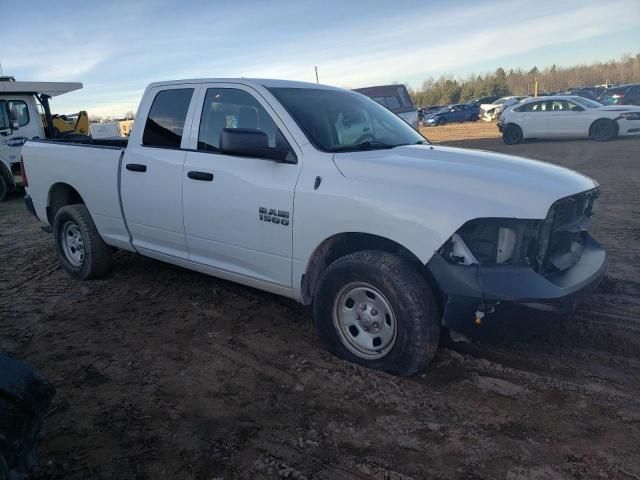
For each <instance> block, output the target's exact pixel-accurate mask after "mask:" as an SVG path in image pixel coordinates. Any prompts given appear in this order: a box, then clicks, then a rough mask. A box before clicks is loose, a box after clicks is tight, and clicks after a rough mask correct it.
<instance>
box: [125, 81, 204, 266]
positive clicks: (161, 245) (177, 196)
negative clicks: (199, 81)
mask: <svg viewBox="0 0 640 480" xmlns="http://www.w3.org/2000/svg"><path fill="white" fill-rule="evenodd" d="M196 92H197V86H196V85H193V84H191V85H190V84H179V85H165V86H159V87H154V88H153V89H151V90H150V91H149V92H147V95H145V99H144V101H143V104H142V105H140V109H139V111H138V118H140V119H145V125H144V128H139V129H134V132H133V135H132V136H131V137H130V138H129V144H128V146H127V149H126V150H125V154H124V158H123V161H122V171H121V195H122V206H123V210H124V215H125V218H126V220H127V225H128V227H129V231H130V233H131V236H132V239H133V245H134V246H135V247H136V249H138V250H139V251H140V252H141V253H144V254H147V255H149V256H155V257H165V258H166V257H168V259H171V258H176V259H185V260H186V259H187V258H188V251H187V243H186V240H185V235H184V223H183V216H182V168H183V165H184V161H185V157H186V154H187V152H186V150H184V145H185V144H186V142H187V141H188V140H187V136H186V135H185V133H186V130H187V129H186V128H185V125H190V120H191V117H192V116H193V110H194V104H195V100H194V99H195V98H196V96H197V95H196Z"/></svg>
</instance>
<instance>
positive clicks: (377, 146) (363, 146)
mask: <svg viewBox="0 0 640 480" xmlns="http://www.w3.org/2000/svg"><path fill="white" fill-rule="evenodd" d="M397 146H398V145H389V144H386V143H384V142H379V141H377V140H374V141H370V140H367V141H366V142H362V143H357V144H355V145H342V146H340V147H336V148H334V149H332V151H333V152H345V151H362V150H382V149H385V148H394V147H397Z"/></svg>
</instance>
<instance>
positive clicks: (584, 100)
mask: <svg viewBox="0 0 640 480" xmlns="http://www.w3.org/2000/svg"><path fill="white" fill-rule="evenodd" d="M572 100H573V101H574V102H576V103H579V104H580V105H582V106H583V107H587V108H598V107H602V104H601V103H598V102H594V101H593V100H589V99H588V98H584V97H574V98H573V99H572Z"/></svg>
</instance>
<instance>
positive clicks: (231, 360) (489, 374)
mask: <svg viewBox="0 0 640 480" xmlns="http://www.w3.org/2000/svg"><path fill="white" fill-rule="evenodd" d="M434 130H435V129H434ZM430 132H431V131H430V130H426V135H427V136H429V135H430ZM454 143H455V144H457V145H458V146H463V147H471V148H481V149H487V150H497V151H501V152H508V153H512V154H518V155H524V156H529V157H533V158H538V159H542V160H545V161H549V162H553V163H557V164H560V165H564V166H567V167H570V168H573V169H576V170H578V171H581V172H583V173H585V174H587V175H590V176H592V177H594V178H596V179H597V180H598V181H599V182H600V183H601V185H602V190H603V194H602V196H601V198H600V200H599V201H598V203H597V204H596V217H595V218H594V223H595V227H594V235H595V237H596V238H597V239H598V240H599V241H600V242H601V243H603V244H604V245H605V246H606V248H607V249H608V251H609V255H610V256H609V259H610V266H609V270H608V274H607V276H606V278H605V279H604V281H603V283H602V284H601V286H600V287H599V288H598V290H597V291H596V292H595V293H594V294H593V295H592V296H590V297H589V298H587V299H585V300H584V301H583V302H582V303H581V304H580V305H579V306H578V308H577V310H576V311H575V313H574V314H573V315H572V317H571V318H569V319H567V320H565V321H561V320H560V319H558V318H555V317H551V316H549V317H548V318H540V319H537V320H536V321H535V322H534V323H533V324H531V325H530V326H529V327H528V329H527V330H528V332H529V334H527V335H522V332H521V330H522V328H518V327H519V326H521V325H522V324H523V322H525V324H526V322H528V321H529V319H528V318H526V317H525V316H518V317H514V318H512V319H511V320H512V322H511V323H510V324H508V325H507V326H506V327H504V328H502V329H501V332H500V335H499V336H496V335H484V334H483V333H482V332H480V333H479V338H480V340H478V341H477V343H476V344H475V345H472V346H471V347H469V348H466V349H456V350H451V349H447V348H444V347H443V348H441V349H440V350H439V351H438V353H437V356H436V358H435V360H434V362H433V364H432V365H431V366H430V368H429V369H428V370H427V371H425V372H424V373H422V374H420V375H417V376H415V377H413V378H408V379H405V378H397V377H393V376H390V375H386V374H383V373H379V372H375V371H369V370H365V369H363V368H360V367H357V366H354V365H351V364H348V363H345V362H342V361H340V360H338V359H336V358H335V357H333V356H332V355H330V354H329V353H327V352H326V351H325V350H324V348H323V346H322V344H321V343H320V341H319V340H318V338H317V337H316V335H315V333H314V327H313V325H312V322H311V315H310V312H309V311H308V310H307V309H305V308H303V307H301V306H299V305H297V304H296V303H294V302H292V301H289V300H286V299H282V298H279V297H276V296H274V295H270V294H267V293H263V292H260V291H257V290H252V289H250V288H246V287H242V286H239V285H235V284H232V283H229V282H225V281H221V280H217V279H215V278H211V277H207V276H205V275H201V274H198V273H194V272H190V271H188V270H184V269H181V268H178V267H173V266H170V265H167V264H163V263H160V262H157V261H154V260H150V259H146V258H143V257H140V256H135V255H132V254H129V253H122V252H121V253H118V254H117V255H116V263H115V266H114V269H113V271H112V273H111V274H110V275H109V276H108V277H107V278H105V279H103V280H98V281H90V282H84V283H79V282H76V281H73V280H71V279H70V278H69V277H68V276H67V275H66V274H65V273H64V272H63V271H62V270H61V269H60V267H59V265H58V261H57V259H56V257H55V255H54V248H53V241H52V238H51V236H50V235H49V234H46V233H44V232H43V231H41V230H40V229H39V228H38V227H37V225H36V223H35V221H34V219H32V218H31V217H30V216H29V214H28V213H27V212H26V211H25V209H24V207H23V204H22V202H21V199H20V197H19V196H18V195H14V196H13V197H12V199H10V200H9V201H6V202H4V203H1V204H0V269H1V272H2V273H1V275H0V350H1V351H4V352H6V353H8V354H10V355H13V356H15V357H17V358H19V359H21V360H24V361H26V362H28V363H30V364H31V365H33V366H34V367H36V368H37V369H38V370H40V371H41V372H42V373H43V374H44V375H45V376H46V377H48V378H49V379H51V380H52V381H53V382H55V385H56V386H57V389H58V391H57V394H56V397H55V400H54V403H53V406H52V408H51V411H50V413H49V415H48V417H47V419H46V423H45V428H44V431H43V437H42V441H41V445H40V447H39V450H40V453H41V456H42V462H43V465H44V470H45V475H44V478H51V479H54V478H55V479H72V480H74V479H161V478H171V479H173V478H175V479H207V480H212V479H221V478H224V479H229V478H244V479H272V478H298V479H301V478H309V479H310V478H317V479H365V478H378V479H421V478H438V479H469V480H471V479H498V478H500V479H502V478H505V479H510V480H515V479H522V480H525V479H564V478H580V479H581V478H589V479H590V478H612V479H636V480H638V479H639V478H640V375H639V373H640V269H639V267H640V140H616V141H613V142H609V143H596V142H592V141H556V142H530V143H526V144H524V145H518V146H513V147H507V146H505V145H503V144H502V143H501V141H499V140H497V139H495V138H488V139H477V140H473V141H461V142H454ZM534 181H535V179H532V182H534Z"/></svg>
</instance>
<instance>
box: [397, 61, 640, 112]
mask: <svg viewBox="0 0 640 480" xmlns="http://www.w3.org/2000/svg"><path fill="white" fill-rule="evenodd" d="M536 78H537V80H538V94H539V95H540V94H543V93H545V92H558V91H563V90H566V89H568V88H572V87H582V86H594V85H602V84H605V83H606V84H610V83H618V84H625V83H636V82H640V53H637V54H636V55H635V56H632V55H630V54H624V55H622V57H620V58H619V59H618V60H613V59H612V60H609V61H607V62H597V63H592V64H590V65H575V66H572V67H558V66H557V65H551V66H550V67H544V68H542V69H538V68H537V67H533V68H532V69H531V70H528V71H525V70H523V69H521V68H517V69H515V70H514V69H510V70H509V71H505V70H504V69H503V68H498V69H497V70H496V71H495V72H492V73H486V74H484V75H474V74H472V75H469V76H468V77H466V78H464V79H456V78H454V77H453V76H451V75H443V76H441V77H440V78H437V79H434V78H432V77H431V78H428V79H427V80H425V81H424V82H423V83H422V85H421V86H420V88H418V89H412V88H409V92H410V93H411V97H412V98H413V101H414V103H415V104H416V105H420V106H422V105H449V104H452V103H460V102H466V101H468V100H471V99H472V98H477V97H484V96H488V95H496V96H500V97H503V96H505V95H533V92H534V85H535V81H536Z"/></svg>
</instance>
